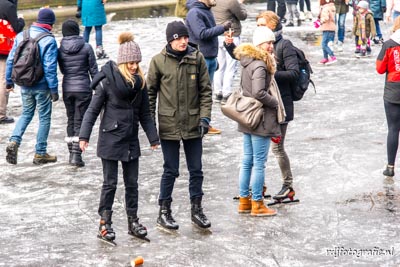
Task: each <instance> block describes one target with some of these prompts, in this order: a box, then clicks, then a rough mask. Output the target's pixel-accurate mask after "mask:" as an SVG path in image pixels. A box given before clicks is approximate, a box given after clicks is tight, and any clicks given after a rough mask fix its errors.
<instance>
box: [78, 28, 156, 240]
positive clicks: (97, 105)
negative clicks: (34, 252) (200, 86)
mask: <svg viewBox="0 0 400 267" xmlns="http://www.w3.org/2000/svg"><path fill="white" fill-rule="evenodd" d="M119 43H120V46H119V51H118V59H117V63H115V62H114V61H109V62H107V63H106V64H105V65H104V66H103V67H102V69H101V71H100V72H99V73H98V74H97V75H96V76H95V77H94V79H93V81H92V84H91V88H92V89H94V90H95V94H94V96H93V98H92V101H91V102H90V105H89V108H88V110H87V111H86V113H85V116H84V117H83V122H82V126H81V130H80V133H79V146H80V148H81V150H82V151H85V149H86V148H87V146H88V144H89V139H90V135H91V132H92V129H93V126H94V123H95V122H96V119H97V117H98V116H99V114H100V112H101V111H103V113H102V116H101V122H100V127H99V137H98V143H97V156H98V157H100V158H101V162H102V165H103V178H104V181H103V186H102V189H101V196H100V204H99V210H98V213H99V215H100V216H101V219H100V225H99V233H98V237H99V238H101V239H103V240H105V241H107V242H113V240H114V239H115V233H114V230H113V229H112V227H111V224H112V222H111V217H112V206H113V203H114V196H115V192H116V190H117V184H118V161H120V162H121V165H122V170H123V178H124V184H125V206H126V214H127V217H128V234H131V235H133V236H136V237H139V238H145V236H146V235H147V230H146V227H144V226H143V225H142V224H140V223H139V218H138V216H137V212H138V198H139V193H138V176H139V174H138V173H139V157H140V145H139V136H138V132H139V123H140V125H141V126H142V128H143V130H144V131H145V133H146V135H147V139H148V140H149V142H150V145H151V148H152V149H156V148H157V147H158V145H159V144H160V142H159V138H158V135H157V129H156V126H155V123H154V121H153V119H152V117H151V114H150V109H149V97H148V94H147V87H146V83H145V78H144V75H143V72H142V70H141V68H140V67H139V62H141V61H142V54H141V52H140V48H139V46H138V44H137V43H136V42H134V41H133V35H132V34H131V33H129V32H125V33H121V34H120V35H119Z"/></svg>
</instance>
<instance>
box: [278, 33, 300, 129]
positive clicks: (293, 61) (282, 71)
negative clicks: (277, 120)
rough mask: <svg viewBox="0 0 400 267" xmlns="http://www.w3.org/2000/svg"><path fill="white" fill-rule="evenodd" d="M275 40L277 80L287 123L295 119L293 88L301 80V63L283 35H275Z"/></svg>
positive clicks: (290, 43)
mask: <svg viewBox="0 0 400 267" xmlns="http://www.w3.org/2000/svg"><path fill="white" fill-rule="evenodd" d="M275 38H276V41H275V43H274V50H275V57H276V61H277V67H276V72H275V80H276V83H277V84H278V87H279V92H280V93H281V97H282V101H283V104H284V106H285V111H286V121H288V122H289V121H291V120H293V117H294V107H293V98H292V86H293V84H295V83H296V82H297V81H298V79H299V74H300V71H299V63H298V60H297V55H296V51H295V50H294V49H293V44H292V42H291V41H289V40H286V39H283V38H282V35H281V34H279V35H275Z"/></svg>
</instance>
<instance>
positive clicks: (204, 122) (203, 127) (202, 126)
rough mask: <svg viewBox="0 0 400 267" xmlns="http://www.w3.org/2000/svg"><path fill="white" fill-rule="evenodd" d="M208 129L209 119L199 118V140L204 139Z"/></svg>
mask: <svg viewBox="0 0 400 267" xmlns="http://www.w3.org/2000/svg"><path fill="white" fill-rule="evenodd" d="M209 127H210V119H209V118H201V119H200V122H199V128H198V129H199V133H200V136H201V138H203V137H204V135H206V134H207V133H208V128H209Z"/></svg>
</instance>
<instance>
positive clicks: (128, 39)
mask: <svg viewBox="0 0 400 267" xmlns="http://www.w3.org/2000/svg"><path fill="white" fill-rule="evenodd" d="M118 43H119V49H118V58H117V65H119V64H123V63H128V62H141V61H142V53H141V52H140V47H139V45H138V44H137V43H136V42H134V41H133V34H132V33H130V32H123V33H121V34H120V35H119V37H118Z"/></svg>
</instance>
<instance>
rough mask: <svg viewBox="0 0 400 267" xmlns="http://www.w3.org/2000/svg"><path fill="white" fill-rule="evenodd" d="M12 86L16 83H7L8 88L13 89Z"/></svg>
mask: <svg viewBox="0 0 400 267" xmlns="http://www.w3.org/2000/svg"><path fill="white" fill-rule="evenodd" d="M12 88H14V84H11V83H9V84H6V89H12Z"/></svg>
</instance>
